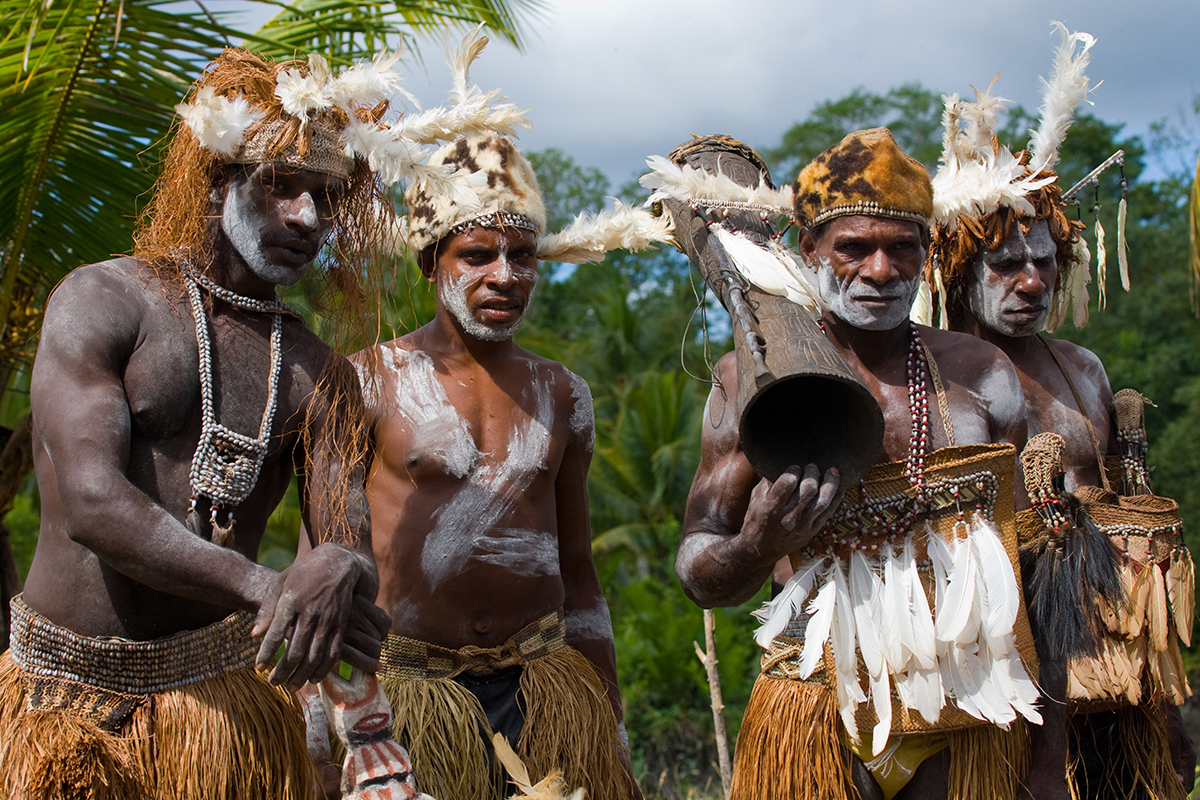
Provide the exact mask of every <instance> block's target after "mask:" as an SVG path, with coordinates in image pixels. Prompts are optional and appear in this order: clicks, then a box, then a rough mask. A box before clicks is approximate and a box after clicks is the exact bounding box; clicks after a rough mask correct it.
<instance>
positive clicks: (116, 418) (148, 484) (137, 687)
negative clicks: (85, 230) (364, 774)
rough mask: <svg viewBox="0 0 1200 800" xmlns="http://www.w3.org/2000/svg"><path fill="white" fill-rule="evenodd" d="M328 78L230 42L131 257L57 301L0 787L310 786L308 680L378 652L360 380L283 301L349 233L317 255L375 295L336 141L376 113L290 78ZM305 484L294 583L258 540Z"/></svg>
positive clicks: (82, 792) (347, 162)
mask: <svg viewBox="0 0 1200 800" xmlns="http://www.w3.org/2000/svg"><path fill="white" fill-rule="evenodd" d="M318 67H319V69H318ZM325 80H328V81H331V82H332V85H334V86H338V87H339V88H340V84H337V83H336V80H335V79H332V78H329V77H328V70H327V68H325V65H324V62H323V60H321V59H316V60H314V62H313V64H312V72H310V65H309V64H305V63H301V62H287V63H280V64H274V63H271V62H268V61H266V60H264V59H262V58H260V57H258V56H256V55H254V54H251V53H249V52H246V51H241V50H232V49H231V50H226V51H225V52H224V53H223V54H222V55H221V56H220V57H219V58H218V59H217V60H216V61H214V62H213V63H212V64H211V65H210V66H209V68H208V69H207V70H206V72H205V73H204V75H203V76H202V77H201V78H200V80H199V81H198V82H197V83H196V85H195V86H193V88H192V90H191V92H190V102H189V104H188V105H181V106H179V107H178V109H177V110H178V111H179V113H180V114H181V115H182V116H183V123H182V124H179V125H178V126H177V127H176V129H175V130H174V132H173V138H172V139H171V141H170V144H169V145H168V149H167V156H166V163H165V167H164V170H163V172H162V175H161V177H160V178H159V181H158V183H157V185H156V187H155V192H154V195H153V197H152V200H151V202H150V204H149V206H148V207H147V209H146V211H145V213H144V214H143V216H142V219H141V222H140V226H139V230H138V234H137V236H136V239H135V246H134V257H132V258H116V259H113V260H111V261H106V262H103V263H99V264H92V265H89V266H84V267H80V268H78V269H76V270H75V271H74V272H72V273H71V274H70V275H69V276H67V278H66V279H65V280H64V281H63V282H62V284H61V285H60V286H59V287H58V288H57V289H56V290H55V292H54V294H53V296H52V297H51V299H50V301H49V303H48V305H47V309H46V315H45V322H44V325H43V328H42V334H41V342H40V347H39V349H38V353H37V358H36V361H35V363H34V368H33V378H32V386H31V396H30V400H31V405H32V418H33V435H34V443H35V451H34V453H35V467H36V470H37V473H36V474H37V481H38V489H39V492H40V495H41V500H42V517H41V530H40V533H39V538H38V545H37V552H36V554H35V555H34V559H33V564H32V566H31V568H30V571H29V578H28V580H27V582H26V588H25V592H24V594H23V595H22V596H20V597H18V598H16V599H14V600H13V603H12V613H13V635H12V649H11V650H10V651H9V652H7V653H5V654H4V655H3V656H0V784H2V785H3V787H4V791H3V794H4V796H6V797H39V798H40V797H55V798H133V797H138V798H142V797H145V798H158V797H174V798H187V799H188V800H202V799H203V800H213V799H214V798H225V799H227V800H233V799H234V798H238V799H239V800H246V798H263V800H266V798H287V799H288V800H307V798H308V797H310V795H311V788H310V787H311V785H312V777H313V767H312V762H311V760H310V759H309V758H308V755H307V753H306V747H305V734H304V726H303V719H302V716H301V713H300V710H299V707H298V705H297V703H296V700H295V698H294V696H293V694H292V693H291V692H290V691H288V689H289V688H296V687H298V686H299V685H301V684H303V683H304V682H306V681H316V680H319V679H321V677H322V676H323V675H325V674H326V673H327V672H328V671H329V670H330V668H331V667H333V666H334V665H335V664H337V663H338V661H339V659H344V660H345V661H347V662H349V663H350V664H352V665H354V666H357V667H359V668H361V669H364V670H373V669H374V668H375V666H376V664H377V659H378V656H379V651H380V640H381V638H382V636H383V634H384V633H385V632H386V630H387V614H386V613H385V612H383V611H382V610H380V609H378V608H376V607H375V606H374V605H373V600H374V598H375V593H376V590H377V586H378V579H377V576H376V572H375V567H374V564H373V562H372V560H371V555H370V522H369V517H368V511H367V505H366V498H365V494H364V487H363V482H364V473H365V459H364V458H363V456H364V454H365V451H366V438H365V435H364V424H363V413H362V403H361V395H360V393H359V391H358V387H357V384H356V379H355V374H354V370H353V368H352V367H351V365H350V364H349V362H348V361H347V360H346V359H345V358H344V357H342V356H341V355H339V354H338V353H337V352H336V351H335V350H333V349H332V348H331V347H330V346H329V345H327V344H325V343H324V342H322V341H321V340H320V339H319V338H317V336H316V335H315V334H314V333H312V332H311V331H309V330H308V329H307V328H306V327H305V325H304V322H303V320H302V318H301V317H300V316H299V314H298V313H297V312H295V311H293V310H292V309H291V308H289V307H288V306H286V305H284V304H283V303H281V302H279V301H278V300H277V298H276V289H277V287H279V286H286V285H290V284H294V283H296V282H297V281H298V280H300V279H301V277H302V276H303V275H304V274H305V272H306V271H308V270H309V268H310V267H311V265H312V263H313V261H314V258H315V257H316V256H317V254H318V252H319V251H320V250H321V248H322V247H323V245H324V244H325V243H326V241H327V239H328V237H329V235H330V233H331V232H332V233H333V235H334V236H335V238H336V241H337V244H338V245H339V248H337V249H335V251H334V252H335V255H334V256H333V257H331V258H330V260H329V261H328V263H326V264H324V271H325V272H326V273H327V274H328V275H329V276H330V277H333V278H334V281H339V280H340V281H342V284H341V286H340V287H339V288H341V289H345V290H347V291H346V292H345V295H346V296H345V298H344V301H345V302H347V303H350V304H351V305H353V302H354V299H355V298H356V297H357V298H362V297H367V296H370V295H371V293H372V292H373V291H374V287H373V284H372V282H371V281H370V279H369V278H368V275H367V273H365V272H364V271H362V270H356V269H347V268H346V267H347V266H348V265H346V264H343V263H340V262H339V261H338V260H337V255H336V254H338V253H341V252H355V253H363V252H367V251H368V250H369V246H370V245H371V244H372V236H373V235H377V236H378V237H380V238H382V237H384V236H386V235H387V234H388V232H389V229H388V227H387V226H386V225H379V224H377V223H378V222H379V221H381V217H380V216H379V214H378V212H376V211H375V209H374V199H375V198H376V197H377V196H379V182H378V178H377V176H376V175H375V174H374V173H373V172H372V170H371V169H370V168H369V167H368V165H367V158H366V154H356V155H355V156H348V155H347V154H346V152H347V150H346V144H345V143H344V142H343V141H342V136H343V135H344V132H345V131H346V129H347V127H348V126H349V125H350V124H352V122H357V123H363V120H364V119H365V117H360V116H356V115H357V114H358V110H357V109H358V107H359V104H358V103H355V102H354V93H353V91H348V92H346V93H343V95H342V97H343V100H342V102H341V103H340V104H339V105H333V104H331V103H326V104H325V106H323V107H320V108H311V107H309V108H305V107H304V104H303V103H302V102H300V103H297V102H295V101H296V98H295V94H294V92H293V91H292V90H291V89H290V88H289V87H291V86H293V85H294V84H295V83H296V82H300V83H303V82H305V81H315V82H316V83H317V84H320V83H321V82H322V81H325ZM378 99H379V98H375V97H371V98H366V102H365V104H366V105H368V107H375V103H376V102H377V101H378ZM289 100H290V101H292V102H291V103H290V105H289ZM368 212H369V213H368ZM347 311H349V312H351V314H353V313H354V312H355V311H356V309H354V308H347ZM197 442H199V444H197ZM293 475H297V476H298V477H299V482H300V483H299V486H300V502H301V513H302V515H303V518H304V519H305V521H306V523H307V525H308V530H309V531H311V532H312V534H311V535H312V544H313V547H312V549H311V552H310V553H308V554H307V555H305V556H303V557H301V558H299V559H297V560H296V562H295V563H294V564H293V565H292V566H290V567H289V568H287V569H286V570H284V571H283V572H281V573H277V572H275V571H273V570H271V569H268V568H267V567H264V566H261V565H259V564H257V563H256V557H257V553H258V547H259V543H260V541H261V539H262V536H263V532H264V529H265V526H266V524H267V519H268V517H269V516H270V514H271V512H272V510H273V509H274V508H275V506H276V505H277V504H278V503H279V501H280V499H281V498H282V497H283V494H284V492H285V490H286V489H287V487H288V483H289V481H290V480H291V479H292V476H293ZM235 523H236V524H235ZM281 646H283V655H282V657H280V658H279V660H278V661H277V662H275V663H274V666H273V667H272V666H271V665H272V663H273V662H274V659H275V656H276V650H277V648H280V647H281ZM256 667H257V669H256ZM268 669H269V670H270V672H269V675H268V674H267V673H266V672H265V670H268Z"/></svg>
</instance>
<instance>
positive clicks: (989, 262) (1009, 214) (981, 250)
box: [930, 32, 1195, 797]
mask: <svg viewBox="0 0 1200 800" xmlns="http://www.w3.org/2000/svg"><path fill="white" fill-rule="evenodd" d="M1064 35H1065V32H1064ZM949 102H950V103H952V104H954V105H955V106H956V107H955V108H954V109H952V111H951V116H952V117H953V116H959V115H961V116H966V117H970V118H973V117H976V116H978V117H980V118H983V115H981V114H975V113H973V112H974V110H975V109H976V108H979V107H980V106H982V105H983V102H985V101H984V100H982V99H981V100H980V101H979V102H977V103H967V102H963V101H959V100H957V98H951V99H950V100H949ZM1044 141H1045V140H1044V139H1040V138H1035V142H1044ZM996 149H997V152H996V153H995V154H990V155H991V156H992V158H991V160H986V161H985V160H984V158H983V156H982V154H980V155H979V156H978V159H979V162H980V163H979V166H980V168H981V170H980V171H977V172H966V171H963V172H955V171H947V173H946V174H945V175H943V174H941V173H939V175H938V177H936V178H935V179H934V187H935V194H936V195H937V197H938V199H939V200H940V199H941V198H942V197H953V198H954V200H952V201H951V200H947V201H944V202H939V203H937V206H938V208H939V219H938V220H937V224H935V225H934V228H933V248H932V250H933V253H932V258H931V260H930V263H931V264H937V265H938V266H937V268H938V270H939V272H940V281H941V282H942V284H943V285H944V287H945V298H946V300H945V302H946V311H947V312H948V314H947V316H948V319H949V325H950V327H951V328H952V329H953V330H958V331H963V332H965V333H969V334H971V335H973V336H976V337H978V338H980V339H982V340H984V341H987V342H991V343H992V344H994V345H996V346H997V347H999V348H1000V349H1001V350H1003V351H1004V353H1005V354H1006V355H1007V356H1008V357H1009V359H1010V360H1011V361H1012V362H1013V365H1014V367H1015V368H1016V370H1017V376H1018V377H1019V379H1020V381H1021V388H1022V390H1023V393H1024V395H1025V401H1026V410H1027V415H1028V420H1029V435H1030V437H1031V438H1032V437H1033V436H1034V435H1036V434H1040V433H1044V432H1049V433H1054V434H1057V435H1059V436H1061V437H1062V439H1063V440H1064V445H1065V446H1064V450H1063V455H1062V462H1063V463H1062V466H1063V470H1064V473H1065V489H1066V490H1067V491H1069V492H1077V491H1078V490H1079V489H1081V488H1084V487H1106V488H1112V489H1116V488H1117V487H1113V486H1110V482H1109V479H1108V477H1107V476H1106V475H1105V458H1106V455H1108V454H1117V453H1119V452H1120V451H1119V447H1118V439H1117V426H1116V425H1115V422H1114V419H1113V417H1112V415H1111V409H1112V402H1113V396H1112V390H1111V389H1110V387H1109V382H1108V376H1107V375H1106V373H1105V370H1104V366H1103V364H1101V362H1100V359H1099V358H1097V357H1096V355H1095V354H1094V353H1092V352H1091V351H1089V350H1087V349H1086V348H1083V347H1080V346H1079V345H1076V344H1073V343H1071V342H1068V341H1064V340H1061V339H1051V338H1048V337H1046V336H1044V335H1043V334H1042V331H1043V330H1045V329H1046V328H1047V327H1048V322H1049V326H1050V327H1051V328H1053V327H1057V326H1058V325H1059V324H1061V323H1062V322H1063V318H1064V316H1065V313H1066V305H1067V304H1066V299H1067V298H1068V297H1071V295H1072V289H1071V287H1072V280H1073V278H1074V279H1078V278H1080V277H1083V276H1086V274H1087V270H1088V265H1087V263H1086V256H1085V257H1084V258H1083V259H1081V254H1084V255H1085V254H1086V249H1084V250H1082V251H1081V250H1080V231H1081V230H1082V227H1083V226H1082V224H1081V223H1078V222H1073V221H1071V220H1069V219H1068V218H1067V216H1066V214H1065V213H1064V212H1065V208H1064V204H1063V202H1062V197H1061V189H1060V188H1059V187H1058V185H1057V175H1056V174H1055V173H1054V172H1053V171H1052V170H1051V169H1049V168H1047V169H1045V170H1043V171H1042V172H1040V173H1038V174H1036V175H1034V174H1032V173H1031V171H1030V167H1029V166H1028V165H1029V164H1031V163H1036V164H1040V165H1047V167H1049V166H1053V164H1054V159H1055V158H1056V154H1055V153H1053V152H1050V153H1047V152H1036V153H1030V152H1022V153H1019V154H1017V155H1015V156H1014V155H1012V154H1010V153H1009V152H1008V150H1007V149H1005V148H1003V147H1001V146H999V145H997V146H996ZM1044 150H1045V146H1043V151H1044ZM1049 156H1053V158H1051V157H1049ZM955 157H957V158H960V159H961V160H962V161H967V160H969V157H968V156H967V155H966V154H965V153H964V154H954V153H951V154H947V155H945V156H944V157H943V163H946V162H948V161H949V160H951V158H955ZM1013 161H1016V162H1018V163H1019V164H1020V165H1025V169H1023V170H1022V169H1019V170H1017V172H1016V174H1014V176H1013V177H1014V180H1013V181H1012V182H1011V183H1010V185H1009V191H1008V192H1007V193H1004V192H1000V193H998V192H996V191H995V186H994V182H993V181H985V180H982V179H981V178H980V177H978V176H980V175H986V174H987V170H988V169H989V168H993V169H994V165H995V164H996V163H997V162H999V163H1011V162H1013ZM968 176H976V177H975V178H974V180H973V181H972V180H971V179H970V178H969V177H968ZM997 198H1004V199H1000V200H997ZM1085 297H1086V295H1085ZM1077 311H1084V312H1086V309H1077ZM1085 320H1086V316H1085V315H1084V314H1079V315H1077V316H1076V321H1077V324H1082V322H1084V321H1085ZM1101 554H1102V553H1091V552H1090V551H1089V557H1091V558H1093V559H1095V558H1096V556H1098V555H1101ZM1042 557H1044V558H1064V557H1069V555H1068V548H1067V547H1066V546H1064V547H1063V548H1061V549H1060V550H1059V551H1057V552H1050V553H1046V554H1045V555H1044V556H1042ZM1109 569H1111V570H1114V571H1115V569H1116V565H1115V562H1114V564H1113V565H1111V566H1110V567H1109ZM1032 572H1033V570H1030V573H1032ZM1093 573H1095V570H1094V569H1093ZM1064 574H1065V573H1064ZM1114 575H1115V573H1114ZM1025 580H1026V581H1027V582H1029V581H1031V580H1032V574H1027V575H1026V576H1025ZM1114 580H1116V579H1115V577H1114ZM1093 591H1094V589H1093ZM1050 596H1052V595H1050V594H1047V597H1050ZM1090 602H1094V600H1093V599H1092V598H1091V596H1090V595H1089V596H1088V600H1087V601H1085V602H1084V603H1077V604H1076V605H1080V606H1083V605H1087V604H1088V603H1090ZM1060 605H1062V603H1060ZM1050 613H1052V614H1053V615H1054V616H1055V617H1056V618H1057V619H1059V620H1064V619H1072V620H1074V619H1078V621H1079V622H1080V623H1085V622H1086V617H1084V616H1079V615H1074V616H1072V615H1068V614H1066V613H1064V611H1063V609H1061V608H1058V609H1055V610H1054V611H1053V612H1050ZM1031 614H1032V616H1033V618H1034V622H1035V629H1036V628H1037V627H1038V625H1037V622H1038V618H1039V615H1040V609H1039V608H1038V604H1037V603H1034V604H1033V606H1032V610H1031ZM1048 616H1049V614H1048ZM1046 624H1047V626H1049V625H1050V623H1048V622H1047V623H1046ZM1058 624H1063V623H1062V622H1059V623H1058ZM1039 638H1040V639H1041V642H1040V643H1041V644H1042V652H1041V654H1040V655H1041V660H1042V687H1043V689H1044V690H1045V691H1046V692H1047V693H1048V694H1050V695H1051V696H1052V697H1056V698H1058V702H1056V703H1053V705H1060V704H1061V702H1062V699H1063V698H1065V697H1066V696H1067V693H1068V686H1067V683H1066V681H1067V664H1068V661H1069V659H1070V658H1071V657H1074V656H1076V655H1078V654H1076V653H1064V652H1063V649H1062V648H1063V647H1064V646H1065V644H1064V643H1065V642H1067V641H1072V640H1074V639H1076V638H1078V637H1067V636H1055V637H1047V636H1042V637H1039ZM1050 639H1054V640H1056V641H1057V644H1058V645H1059V646H1058V647H1048V645H1053V644H1055V642H1052V641H1049V640H1050ZM1080 640H1081V641H1084V640H1086V641H1093V640H1092V639H1091V634H1088V636H1087V637H1086V639H1080ZM1117 694H1121V692H1117ZM1076 699H1079V698H1076ZM1162 707H1163V708H1164V709H1165V714H1166V726H1165V728H1160V727H1158V724H1157V720H1156V725H1155V726H1154V727H1153V728H1152V729H1151V730H1159V731H1162V735H1164V736H1166V735H1169V736H1170V758H1171V762H1172V763H1171V765H1170V766H1166V767H1165V768H1156V769H1153V770H1142V773H1143V774H1141V775H1140V777H1138V778H1136V781H1137V782H1142V783H1143V786H1144V788H1147V789H1149V791H1151V792H1152V793H1153V794H1154V795H1155V796H1159V795H1165V796H1178V797H1182V796H1183V794H1184V793H1185V792H1184V788H1185V787H1186V788H1187V789H1188V790H1190V788H1191V786H1192V784H1193V782H1194V772H1195V755H1194V752H1193V751H1192V747H1191V742H1190V740H1189V738H1188V736H1187V733H1186V731H1185V730H1184V728H1183V723H1182V720H1181V718H1180V715H1179V712H1178V710H1177V709H1176V708H1175V706H1174V705H1172V704H1170V703H1162ZM1154 713H1155V714H1156V715H1157V714H1158V713H1159V712H1157V711H1155V712H1154ZM1072 727H1073V729H1074V733H1073V736H1072V739H1073V740H1074V741H1075V743H1076V746H1075V747H1074V748H1072V749H1073V750H1075V755H1074V757H1073V758H1072V765H1071V766H1067V767H1066V769H1067V771H1068V772H1071V773H1073V781H1074V783H1075V785H1076V790H1075V791H1076V792H1077V793H1078V794H1081V795H1084V796H1088V797H1104V796H1107V793H1108V792H1110V791H1115V788H1114V787H1115V786H1116V785H1118V784H1121V783H1127V784H1130V785H1132V783H1134V782H1135V778H1134V776H1135V775H1136V774H1137V773H1138V770H1137V769H1130V768H1127V767H1116V768H1115V769H1114V766H1113V765H1114V764H1119V763H1120V762H1121V761H1122V760H1123V755H1122V750H1123V749H1126V748H1129V747H1133V748H1137V749H1141V750H1147V751H1155V752H1159V751H1161V755H1162V756H1163V757H1164V758H1165V757H1166V756H1167V753H1166V750H1167V748H1166V747H1161V746H1153V745H1149V746H1148V745H1147V741H1146V739H1145V737H1144V736H1138V737H1137V741H1136V742H1128V741H1126V742H1122V735H1121V730H1120V727H1121V726H1120V725H1119V724H1118V718H1117V715H1116V714H1114V713H1095V714H1083V715H1080V714H1076V715H1075V716H1074V718H1073V719H1072ZM1064 730H1065V729H1064ZM1042 744H1043V745H1044V746H1046V747H1055V748H1058V749H1062V750H1064V752H1065V746H1064V744H1063V743H1062V742H1049V741H1043V742H1042ZM1172 771H1174V772H1175V773H1176V774H1177V775H1178V777H1179V781H1180V783H1179V784H1178V785H1167V786H1160V785H1158V781H1159V780H1160V779H1161V778H1163V777H1164V776H1169V775H1170V774H1171V772H1172ZM1106 775H1107V776H1109V777H1106ZM1114 775H1116V776H1117V777H1115V778H1114V777H1112V776H1114ZM1167 779H1168V780H1170V779H1169V777H1168V778H1167Z"/></svg>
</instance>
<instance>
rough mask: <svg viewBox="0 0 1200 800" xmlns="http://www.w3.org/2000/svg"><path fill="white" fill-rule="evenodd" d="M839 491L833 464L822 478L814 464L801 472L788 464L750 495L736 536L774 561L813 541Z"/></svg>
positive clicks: (760, 483)
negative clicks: (772, 480)
mask: <svg viewBox="0 0 1200 800" xmlns="http://www.w3.org/2000/svg"><path fill="white" fill-rule="evenodd" d="M840 490H841V478H840V476H839V475H838V471H837V468H836V467H830V468H829V469H828V470H826V471H825V475H824V478H822V476H821V473H820V471H819V470H818V469H817V467H816V466H815V465H813V464H809V465H808V466H807V467H805V468H804V471H803V473H801V471H800V468H799V467H791V468H789V469H788V470H787V471H786V472H784V473H783V474H782V475H780V476H779V477H778V478H776V479H775V482H774V483H771V482H770V481H768V480H767V479H766V478H764V479H762V480H761V481H759V483H758V485H757V486H755V487H754V491H753V493H752V494H751V495H750V505H749V506H748V507H747V508H746V517H745V520H744V522H743V523H742V530H741V533H740V534H739V536H738V538H739V539H741V540H742V541H743V542H744V544H745V546H748V547H752V548H753V549H754V553H755V555H756V556H758V557H760V558H761V559H762V560H763V561H770V563H771V564H774V563H775V562H776V561H778V560H779V559H780V558H782V557H784V556H786V555H788V554H790V553H794V552H796V551H797V550H799V549H800V548H802V547H804V546H805V545H806V544H808V543H809V542H810V541H812V538H813V537H814V536H816V535H817V533H818V532H819V531H820V530H821V527H822V526H823V525H824V524H825V522H826V521H827V520H828V519H829V515H830V514H831V513H833V509H834V508H836V507H837V503H838V501H839V500H840V499H841V491H840Z"/></svg>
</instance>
